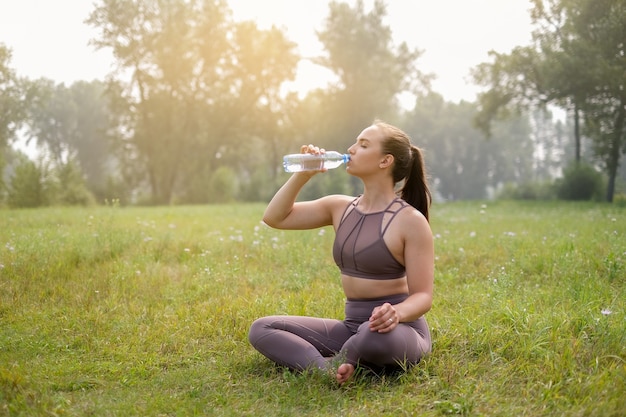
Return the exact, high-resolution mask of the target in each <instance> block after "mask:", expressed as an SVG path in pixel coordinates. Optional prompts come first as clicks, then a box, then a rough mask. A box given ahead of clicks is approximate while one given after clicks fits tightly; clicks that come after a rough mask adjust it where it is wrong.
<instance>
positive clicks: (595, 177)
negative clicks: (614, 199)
mask: <svg viewBox="0 0 626 417" xmlns="http://www.w3.org/2000/svg"><path fill="white" fill-rule="evenodd" d="M603 186H604V184H603V181H602V175H601V174H600V173H599V172H598V171H596V170H595V169H594V168H593V167H592V166H591V165H589V164H586V163H573V164H571V165H569V166H568V167H567V168H566V169H565V170H564V171H563V178H562V179H560V180H559V181H557V183H556V190H557V196H558V197H559V198H560V199H562V200H592V199H593V200H600V199H601V196H602V191H603Z"/></svg>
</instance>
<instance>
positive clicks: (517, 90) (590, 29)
mask: <svg viewBox="0 0 626 417" xmlns="http://www.w3.org/2000/svg"><path fill="white" fill-rule="evenodd" d="M532 3H533V6H534V7H533V8H532V9H531V18H532V21H533V24H534V25H535V30H534V31H533V34H532V35H533V43H532V45H530V46H525V47H521V46H520V47H516V48H514V50H513V51H512V52H511V53H510V54H498V53H495V52H493V53H491V55H492V58H493V60H492V62H491V63H485V64H481V65H480V66H478V67H477V68H476V70H475V71H474V79H475V81H476V82H478V83H479V84H481V85H484V86H487V87H488V88H489V89H488V91H486V92H485V93H482V94H480V95H479V100H478V101H479V108H480V110H479V112H478V113H477V114H476V116H475V118H474V120H475V122H476V124H477V125H478V126H479V127H480V128H482V129H483V130H484V131H486V132H489V130H490V124H491V122H492V121H493V120H496V119H497V118H499V117H507V116H508V115H509V114H511V113H512V112H513V111H519V110H520V109H528V108H532V107H537V106H538V107H545V106H546V104H548V103H550V104H556V105H558V106H560V107H563V108H566V109H568V110H572V111H574V112H575V117H576V118H577V120H579V116H582V120H583V121H584V124H583V126H582V129H581V131H582V132H584V133H585V134H586V136H588V137H589V138H591V140H592V141H593V144H594V150H595V152H596V155H597V156H598V157H599V158H600V160H602V161H603V163H604V167H605V170H606V176H607V177H608V182H607V193H606V196H607V198H606V199H607V201H609V202H610V201H612V196H613V194H614V191H615V190H614V187H615V182H616V181H615V180H616V176H617V169H618V167H619V165H620V164H619V161H620V159H621V157H622V156H623V154H624V152H625V151H626V146H625V143H626V129H624V126H625V123H626V106H624V89H625V85H624V80H625V78H624V76H623V74H624V71H625V70H626V64H625V61H624V59H623V56H624V33H625V32H626V4H625V3H624V1H623V0H618V1H614V0H533V1H532ZM575 140H576V141H577V148H578V147H579V145H580V140H581V138H580V132H579V130H578V129H576V131H575ZM578 156H579V155H577V157H578Z"/></svg>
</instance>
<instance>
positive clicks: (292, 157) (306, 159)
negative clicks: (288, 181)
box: [283, 151, 350, 172]
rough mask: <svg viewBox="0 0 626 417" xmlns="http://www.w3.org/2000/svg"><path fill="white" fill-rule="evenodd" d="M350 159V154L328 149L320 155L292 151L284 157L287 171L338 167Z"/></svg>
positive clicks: (284, 165)
mask: <svg viewBox="0 0 626 417" xmlns="http://www.w3.org/2000/svg"><path fill="white" fill-rule="evenodd" d="M349 160H350V155H348V154H341V153H339V152H335V151H328V152H326V153H323V154H320V155H313V154H311V153H292V154H289V155H285V156H284V157H283V167H284V168H285V172H302V171H316V170H320V169H323V168H326V169H332V168H337V167H338V166H340V165H341V164H344V163H346V162H348V161H349Z"/></svg>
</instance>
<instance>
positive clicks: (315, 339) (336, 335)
mask: <svg viewBox="0 0 626 417" xmlns="http://www.w3.org/2000/svg"><path fill="white" fill-rule="evenodd" d="M406 297H407V295H405V294H400V295H396V296H390V297H385V298H381V299H375V300H350V299H349V300H347V301H346V306H345V319H344V320H343V321H342V320H336V319H324V318H316V317H304V316H268V317H262V318H260V319H258V320H256V321H255V322H254V323H252V326H251V327H250V333H249V336H248V337H249V340H250V343H251V344H252V346H254V348H255V349H257V350H258V351H259V352H261V353H262V354H263V355H264V356H266V357H267V358H269V359H270V360H272V361H274V362H276V363H277V364H279V365H282V366H286V367H289V368H291V369H294V370H301V371H302V370H306V369H311V368H318V369H328V368H329V366H330V365H329V362H330V360H329V358H333V357H335V356H337V355H339V356H338V358H339V360H340V361H341V363H350V364H352V365H355V366H358V365H360V366H364V367H368V368H372V369H378V368H390V367H391V368H392V367H396V366H411V365H414V364H416V363H418V362H419V361H420V359H421V358H422V357H423V356H424V355H426V354H428V353H429V352H430V350H431V339H430V332H429V330H428V324H427V323H426V319H425V318H424V317H421V318H419V319H417V320H415V321H413V322H409V323H400V324H398V326H396V328H394V329H393V330H392V331H390V332H389V333H378V332H373V331H371V330H370V329H369V318H370V316H371V314H372V310H373V309H374V307H377V306H380V305H382V304H383V303H385V302H388V303H391V304H397V303H399V302H401V301H403V300H404V299H406Z"/></svg>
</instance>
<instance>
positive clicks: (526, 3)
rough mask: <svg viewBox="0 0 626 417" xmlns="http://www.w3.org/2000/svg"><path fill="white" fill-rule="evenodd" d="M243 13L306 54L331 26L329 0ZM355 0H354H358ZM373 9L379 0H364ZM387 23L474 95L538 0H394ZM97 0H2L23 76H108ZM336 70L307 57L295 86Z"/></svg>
mask: <svg viewBox="0 0 626 417" xmlns="http://www.w3.org/2000/svg"><path fill="white" fill-rule="evenodd" d="M228 1H229V4H230V7H231V9H232V10H233V15H234V18H235V19H236V20H255V21H256V22H257V24H258V26H259V27H261V28H269V27H271V26H272V25H275V26H276V27H278V28H280V29H283V30H284V31H285V32H286V33H287V37H288V38H290V39H291V40H292V41H294V42H296V43H297V44H298V45H299V52H300V54H301V55H303V56H307V57H312V56H319V55H321V54H322V53H323V49H322V47H321V45H320V44H319V42H318V41H317V36H316V35H315V31H316V30H320V29H321V28H322V27H323V24H324V20H325V18H326V16H327V14H328V2H329V1H328V0H228ZM349 2H350V3H352V4H353V3H354V0H350V1H349ZM364 2H365V5H366V9H367V10H370V9H371V7H370V6H371V4H372V2H373V0H364ZM386 4H387V17H386V20H385V23H386V24H388V25H389V27H390V28H391V29H392V32H393V36H394V41H395V43H396V44H399V43H400V42H406V43H407V44H408V45H409V46H411V47H412V48H418V49H420V50H422V51H423V55H422V57H421V58H420V60H419V61H418V67H419V68H420V70H421V71H422V72H426V73H433V74H435V75H436V77H437V78H436V79H435V81H434V82H433V84H432V87H433V90H434V91H436V92H438V93H440V94H442V95H443V97H444V98H445V99H446V100H449V101H454V102H457V101H459V100H468V101H473V100H474V99H475V97H476V93H477V92H478V91H479V90H478V88H477V87H476V86H474V85H472V83H471V81H470V80H469V79H468V77H469V72H470V69H471V68H472V67H475V66H476V65H478V64H480V63H481V62H485V61H487V60H488V59H489V58H488V51H490V50H495V51H497V52H502V53H508V52H510V51H511V49H512V48H514V47H515V46H519V45H528V44H529V42H530V32H531V25H530V17H529V12H528V10H529V8H530V0H387V1H386ZM92 9H93V1H91V0H54V1H53V0H0V43H3V44H4V45H5V46H8V47H9V48H10V49H11V50H12V53H13V55H12V59H11V63H10V65H11V67H12V68H13V69H14V70H15V71H16V72H17V74H18V75H19V76H25V77H28V78H32V79H35V78H39V77H45V78H49V79H52V80H55V81H56V82H58V83H61V82H63V83H66V84H67V85H69V84H71V83H72V82H74V81H78V80H85V81H92V80H94V79H104V78H105V76H106V75H107V74H108V73H109V72H111V70H112V58H111V53H110V51H108V50H96V49H95V48H94V47H93V46H92V45H90V43H89V41H90V39H93V38H94V37H95V36H96V35H97V33H96V31H95V29H93V28H91V27H90V26H88V25H86V24H85V23H84V20H85V19H86V18H87V17H88V15H89V13H90V12H91V10H92ZM328 79H329V77H328V73H327V72H326V71H324V70H322V69H320V68H317V67H315V66H314V65H313V64H311V63H310V62H307V61H303V62H302V63H301V64H300V66H299V68H298V78H297V80H296V82H295V83H293V86H294V87H293V88H294V89H297V90H299V91H307V90H308V89H310V88H315V87H320V86H323V85H325V83H326V82H328Z"/></svg>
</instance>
